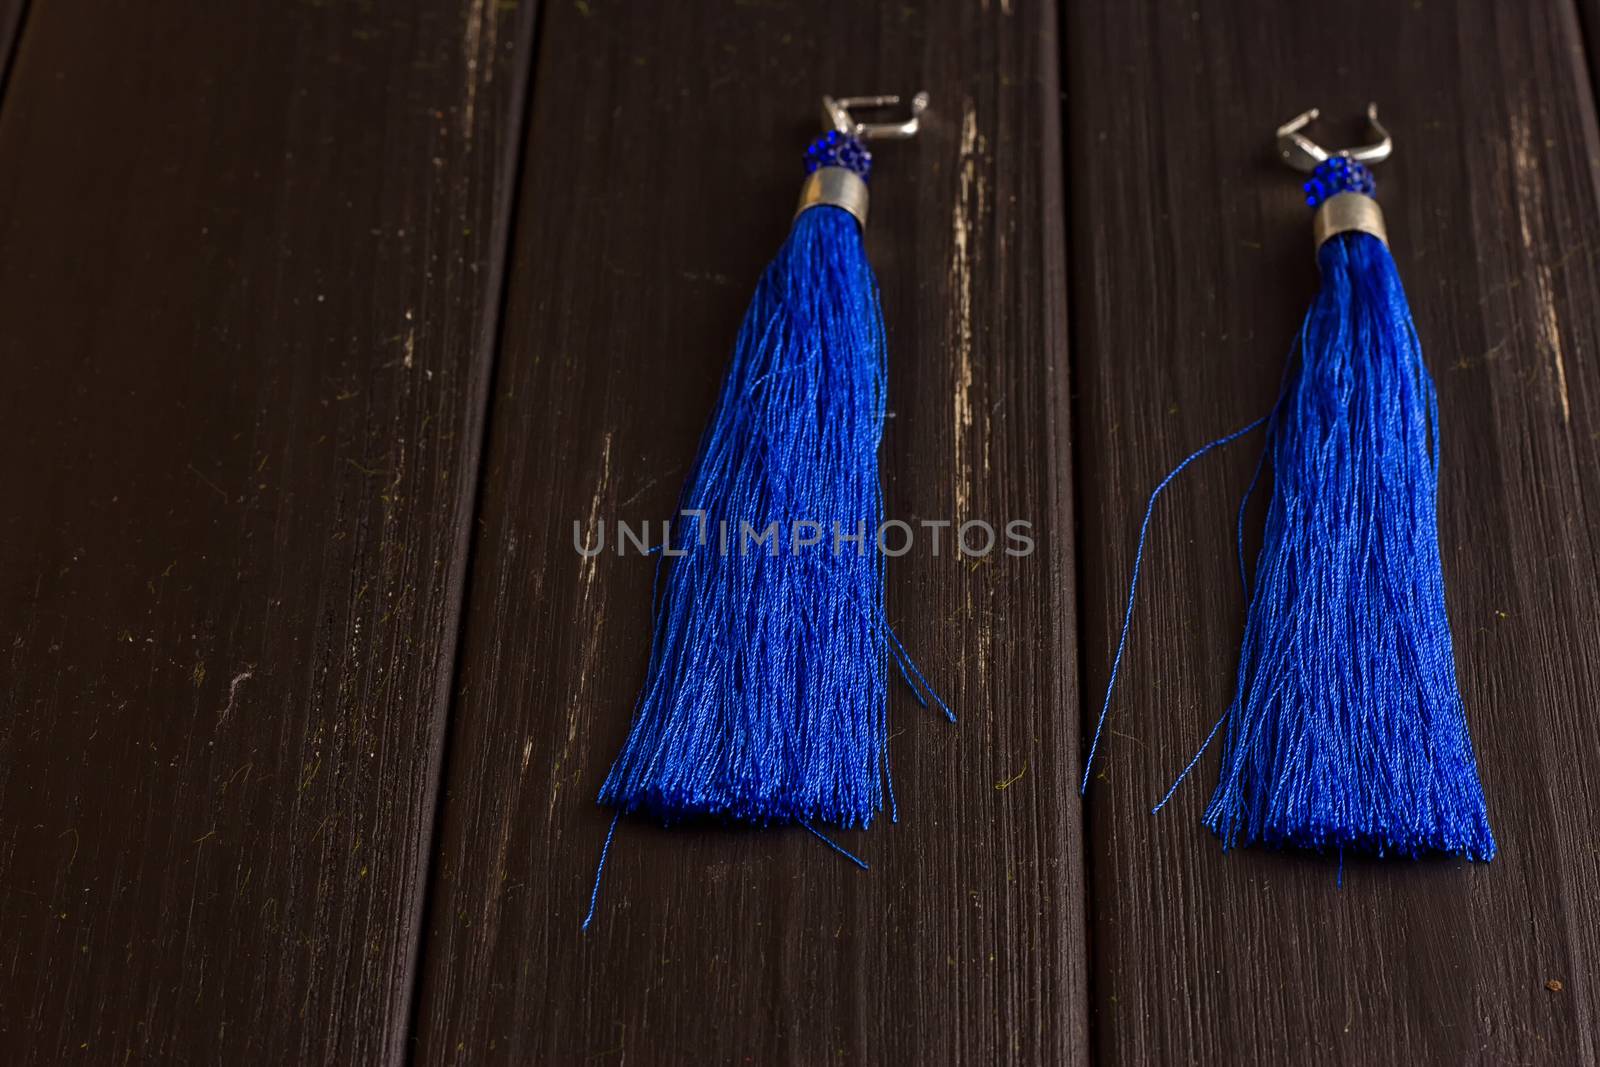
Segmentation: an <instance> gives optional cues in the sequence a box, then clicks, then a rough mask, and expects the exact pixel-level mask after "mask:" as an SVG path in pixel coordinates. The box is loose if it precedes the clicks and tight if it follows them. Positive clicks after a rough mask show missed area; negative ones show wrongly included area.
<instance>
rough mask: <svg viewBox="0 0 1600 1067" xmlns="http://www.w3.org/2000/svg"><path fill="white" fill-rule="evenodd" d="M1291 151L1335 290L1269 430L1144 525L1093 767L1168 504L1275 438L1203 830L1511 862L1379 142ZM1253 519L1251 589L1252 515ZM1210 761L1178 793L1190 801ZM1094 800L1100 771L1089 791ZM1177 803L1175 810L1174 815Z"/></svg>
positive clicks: (1298, 355)
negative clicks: (1487, 787) (1483, 781)
mask: <svg viewBox="0 0 1600 1067" xmlns="http://www.w3.org/2000/svg"><path fill="white" fill-rule="evenodd" d="M1316 117H1317V112H1316V110H1315V109H1313V110H1311V111H1307V112H1305V113H1304V114H1302V115H1299V116H1297V117H1295V118H1294V119H1292V120H1290V121H1289V122H1288V123H1286V124H1285V125H1283V126H1282V127H1280V128H1279V130H1278V149H1279V154H1280V155H1281V156H1282V158H1283V159H1284V161H1285V162H1286V163H1288V164H1289V165H1290V166H1292V167H1294V168H1296V169H1297V170H1300V171H1303V172H1306V173H1309V174H1310V175H1311V178H1310V180H1309V181H1308V182H1307V183H1306V185H1305V191H1306V194H1307V203H1308V204H1309V205H1310V206H1311V207H1312V208H1313V209H1314V212H1315V213H1314V215H1313V218H1312V228H1313V231H1314V235H1315V238H1316V244H1317V263H1318V266H1319V267H1320V269H1321V273H1322V287H1321V290H1320V291H1319V292H1318V293H1317V296H1316V299H1315V300H1314V301H1313V302H1312V305H1311V309H1310V311H1309V312H1308V313H1307V315H1306V318H1305V322H1304V323H1303V325H1302V326H1301V329H1300V336H1299V341H1298V344H1297V346H1296V349H1295V352H1294V353H1293V356H1292V357H1291V361H1290V366H1289V368H1288V370H1287V373H1286V376H1285V381H1284V386H1283V390H1282V393H1281V395H1280V397H1279V399H1278V402H1277V404H1276V406H1275V407H1274V408H1273V410H1272V412H1271V414H1270V415H1268V416H1267V417H1266V418H1264V419H1262V420H1260V421H1259V422H1257V423H1253V424H1251V425H1250V426H1247V427H1245V428H1244V429H1242V430H1239V431H1236V432H1235V433H1232V434H1229V435H1227V436H1226V437H1223V438H1220V439H1219V440H1217V441H1213V442H1212V443H1211V444H1208V445H1206V446H1204V447H1203V448H1201V449H1200V450H1199V451H1197V452H1196V453H1194V455H1191V456H1190V457H1189V458H1188V459H1186V460H1184V461H1183V463H1182V464H1180V465H1179V466H1178V468H1177V470H1174V471H1173V472H1172V474H1171V475H1169V476H1168V477H1167V479H1166V480H1165V481H1163V482H1162V483H1161V485H1160V486H1158V487H1157V489H1156V491H1155V493H1153V494H1152V495H1151V497H1150V504H1149V507H1147V509H1146V512H1145V519H1144V526H1143V527H1141V529H1140V533H1139V550H1138V552H1137V553H1136V555H1135V564H1134V573H1133V581H1132V583H1131V586H1130V590H1129V594H1128V615H1127V617H1125V618H1124V622H1123V630H1122V641H1121V642H1120V643H1119V645H1118V648H1117V653H1116V658H1115V660H1114V662H1113V665H1112V673H1111V681H1110V684H1108V685H1107V688H1106V704H1105V707H1104V708H1103V709H1102V711H1101V715H1100V725H1099V726H1098V727H1097V728H1096V730H1095V737H1094V742H1093V744H1092V745H1091V748H1090V753H1089V765H1090V766H1092V764H1093V760H1094V752H1095V748H1096V747H1097V746H1098V744H1099V739H1100V731H1101V729H1102V728H1103V727H1104V725H1105V719H1106V713H1107V711H1108V710H1109V708H1110V701H1111V690H1112V687H1113V686H1114V685H1115V684H1116V676H1117V669H1118V668H1119V667H1120V665H1121V660H1122V653H1123V649H1124V647H1125V645H1126V641H1127V633H1128V621H1129V619H1130V618H1131V615H1132V609H1133V595H1134V590H1135V589H1137V585H1138V575H1139V569H1138V568H1139V560H1140V559H1141V558H1142V556H1143V551H1144V537H1145V531H1146V530H1147V529H1148V526H1149V522H1150V515H1151V509H1153V508H1154V506H1155V500H1156V497H1157V496H1159V494H1160V493H1161V491H1162V490H1163V489H1165V488H1166V486H1167V485H1168V484H1169V483H1170V482H1171V480H1172V478H1173V477H1175V476H1176V475H1177V473H1178V472H1179V471H1181V470H1183V469H1184V467H1186V466H1188V465H1189V463H1190V462H1192V461H1193V460H1194V459H1196V458H1198V457H1199V456H1200V455H1202V454H1204V453H1205V452H1207V451H1210V450H1211V449H1212V448H1215V447H1217V446H1219V445H1222V444H1226V443H1228V442H1229V441H1232V440H1235V439H1237V438H1238V437H1240V436H1242V435H1243V434H1245V433H1248V432H1249V431H1250V430H1252V429H1254V428H1256V427H1258V426H1261V425H1263V424H1264V425H1265V427H1266V447H1265V451H1264V452H1263V455H1262V459H1261V463H1260V464H1258V466H1257V469H1256V479H1255V480H1252V482H1251V486H1250V490H1247V491H1246V493H1245V501H1248V500H1249V497H1250V492H1251V491H1253V490H1254V488H1255V485H1256V480H1259V478H1260V476H1261V474H1262V472H1263V467H1265V466H1266V465H1267V464H1268V463H1269V462H1270V470H1271V475H1272V496H1271V500H1270V503H1269V504H1268V508H1267V516H1266V525H1265V528H1264V531H1263V538H1262V547H1261V552H1260V555H1259V556H1258V557H1257V559H1256V567H1255V576H1254V588H1253V589H1252V590H1250V593H1249V597H1250V604H1249V610H1248V613H1247V617H1246V621H1245V630H1244V639H1243V644H1242V647H1241V650H1240V655H1239V666H1238V677H1237V683H1236V689H1235V695H1234V698H1233V701H1232V703H1231V704H1230V705H1229V706H1228V708H1227V710H1226V712H1225V713H1224V714H1223V716H1222V718H1221V719H1220V720H1219V721H1218V722H1217V724H1216V725H1215V726H1214V727H1213V728H1212V730H1211V733H1210V735H1209V736H1208V737H1207V738H1206V740H1205V742H1204V744H1203V745H1202V746H1201V749H1200V752H1201V753H1204V752H1205V750H1206V748H1207V747H1209V746H1210V744H1211V742H1212V740H1213V739H1215V738H1216V737H1217V736H1218V735H1219V734H1220V735H1221V737H1222V768H1221V777H1220V781H1219V783H1218V785H1217V788H1216V791H1215V792H1214V793H1213V794H1212V796H1211V801H1210V803H1209V804H1208V805H1207V807H1206V810H1205V816H1204V822H1205V825H1206V826H1208V827H1209V828H1210V829H1211V830H1212V831H1213V832H1215V833H1216V834H1217V836H1218V837H1219V838H1221V840H1222V843H1223V845H1224V847H1225V848H1232V847H1234V846H1238V845H1251V844H1258V843H1259V844H1264V845H1268V846H1292V847H1300V848H1309V849H1314V850H1334V851H1338V852H1340V853H1341V854H1342V852H1343V850H1344V849H1346V848H1350V849H1354V850H1357V851H1362V852H1369V853H1373V854H1376V855H1379V856H1383V855H1395V854H1398V855H1403V856H1409V857H1417V856H1420V855H1423V854H1425V853H1430V852H1441V853H1450V854H1455V855H1459V856H1463V857H1466V858H1468V859H1474V860H1488V859H1490V858H1492V857H1493V856H1494V853H1495V843H1494V837H1493V835H1492V834H1491V832H1490V830H1489V819H1488V814H1487V810H1486V808H1485V804H1484V797H1483V788H1482V786H1481V785H1480V783H1479V780H1478V768H1477V763H1476V760H1475V759H1474V756H1473V751H1472V742H1471V740H1470V738H1469V737H1468V734H1467V722H1466V714H1465V711H1464V709H1463V706H1462V701H1461V694H1460V691H1459V689H1458V687H1457V684H1456V673H1455V658H1454V653H1453V650H1452V647H1451V641H1450V625H1449V620H1448V618H1447V617H1446V614H1445V597H1444V579H1443V575H1442V571H1441V567H1440V560H1439V535H1438V521H1437V514H1438V508H1437V499H1436V498H1437V491H1438V481H1439V411H1438V401H1437V399H1436V397H1435V394H1434V387H1433V380H1432V379H1431V378H1430V377H1429V375H1428V370H1427V367H1426V366H1425V365H1424V363H1423V359H1422V349H1421V345H1420V343H1419V341H1418V338H1417V333H1416V328H1415V326H1414V325H1413V323H1412V319H1411V311H1410V308H1409V306H1408V304H1407V302H1406V296H1405V292H1404V290H1403V289H1402V288H1401V285H1400V277H1399V274H1398V273H1397V272H1396V270H1395V264H1394V260H1393V258H1392V257H1391V256H1390V254H1389V244H1388V234H1387V231H1386V230H1385V227H1384V220H1383V213H1382V211H1381V210H1380V209H1379V207H1378V203H1377V200H1376V199H1374V196H1375V192H1376V184H1375V182H1374V180H1373V177H1372V172H1371V171H1370V170H1369V169H1368V166H1367V165H1368V164H1372V163H1377V162H1380V161H1382V160H1384V159H1386V158H1388V156H1389V155H1390V152H1391V151H1392V147H1393V145H1392V142H1391V139H1390V137H1389V135H1388V133H1387V132H1386V131H1385V130H1384V129H1383V127H1382V125H1381V124H1380V123H1379V122H1378V114H1377V106H1376V105H1372V106H1370V107H1369V108H1368V111H1367V118H1368V121H1369V124H1370V125H1371V127H1372V130H1373V135H1374V136H1375V137H1376V138H1377V140H1375V141H1374V142H1373V143H1371V144H1368V145H1365V146H1363V147H1361V148H1355V149H1347V150H1342V151H1337V152H1332V153H1330V152H1328V151H1327V150H1325V149H1323V148H1321V147H1320V146H1318V145H1317V144H1316V143H1315V142H1313V141H1311V140H1310V139H1309V138H1307V137H1306V136H1305V135H1304V134H1303V133H1302V132H1301V131H1302V130H1303V129H1304V128H1305V127H1306V126H1307V125H1308V124H1309V123H1310V122H1312V121H1313V120H1314V119H1315V118H1316ZM1239 517H1240V535H1239V546H1240V576H1241V579H1242V580H1243V579H1245V569H1244V558H1243V518H1244V504H1243V503H1241V505H1240V510H1239ZM1199 758H1200V756H1199V754H1197V755H1196V756H1195V758H1194V760H1191V761H1190V763H1189V766H1188V767H1186V768H1184V770H1183V772H1182V773H1181V774H1180V775H1179V776H1178V781H1179V782H1181V781H1182V780H1183V777H1184V776H1185V775H1187V774H1188V773H1189V771H1190V770H1191V769H1193V767H1194V766H1195V763H1196V762H1198V760H1199ZM1088 781H1089V777H1088V769H1087V768H1086V770H1085V775H1084V787H1085V788H1087V785H1088ZM1176 789H1177V784H1176V783H1174V785H1173V787H1172V789H1170V790H1168V792H1167V794H1166V796H1165V797H1163V798H1162V800H1161V802H1160V803H1159V804H1157V805H1156V810H1157V811H1159V810H1160V808H1161V807H1162V805H1164V804H1166V802H1167V800H1169V799H1170V798H1171V797H1172V794H1173V792H1174V791H1175V790H1176Z"/></svg>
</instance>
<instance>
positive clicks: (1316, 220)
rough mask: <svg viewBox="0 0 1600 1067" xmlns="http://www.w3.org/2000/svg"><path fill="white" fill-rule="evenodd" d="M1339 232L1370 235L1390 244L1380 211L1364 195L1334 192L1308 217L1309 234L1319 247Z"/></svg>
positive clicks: (1374, 201) (1379, 208)
mask: <svg viewBox="0 0 1600 1067" xmlns="http://www.w3.org/2000/svg"><path fill="white" fill-rule="evenodd" d="M1341 233H1370V234H1371V235H1372V236H1374V237H1376V238H1377V239H1378V240H1380V241H1382V242H1383V243H1384V244H1388V243H1389V230H1388V228H1387V227H1385V226H1384V224H1383V209H1382V208H1381V207H1379V206H1378V202H1377V201H1376V200H1374V199H1372V197H1370V196H1368V195H1367V194H1366V193H1335V194H1334V195H1333V196H1330V197H1328V199H1326V200H1324V201H1323V202H1322V206H1321V207H1319V208H1317V213H1316V214H1315V215H1313V216H1311V234H1312V237H1313V238H1315V240H1316V245H1317V247H1318V248H1321V247H1322V243H1323V242H1324V241H1326V240H1327V239H1328V238H1330V237H1333V236H1334V235H1336V234H1341Z"/></svg>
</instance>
